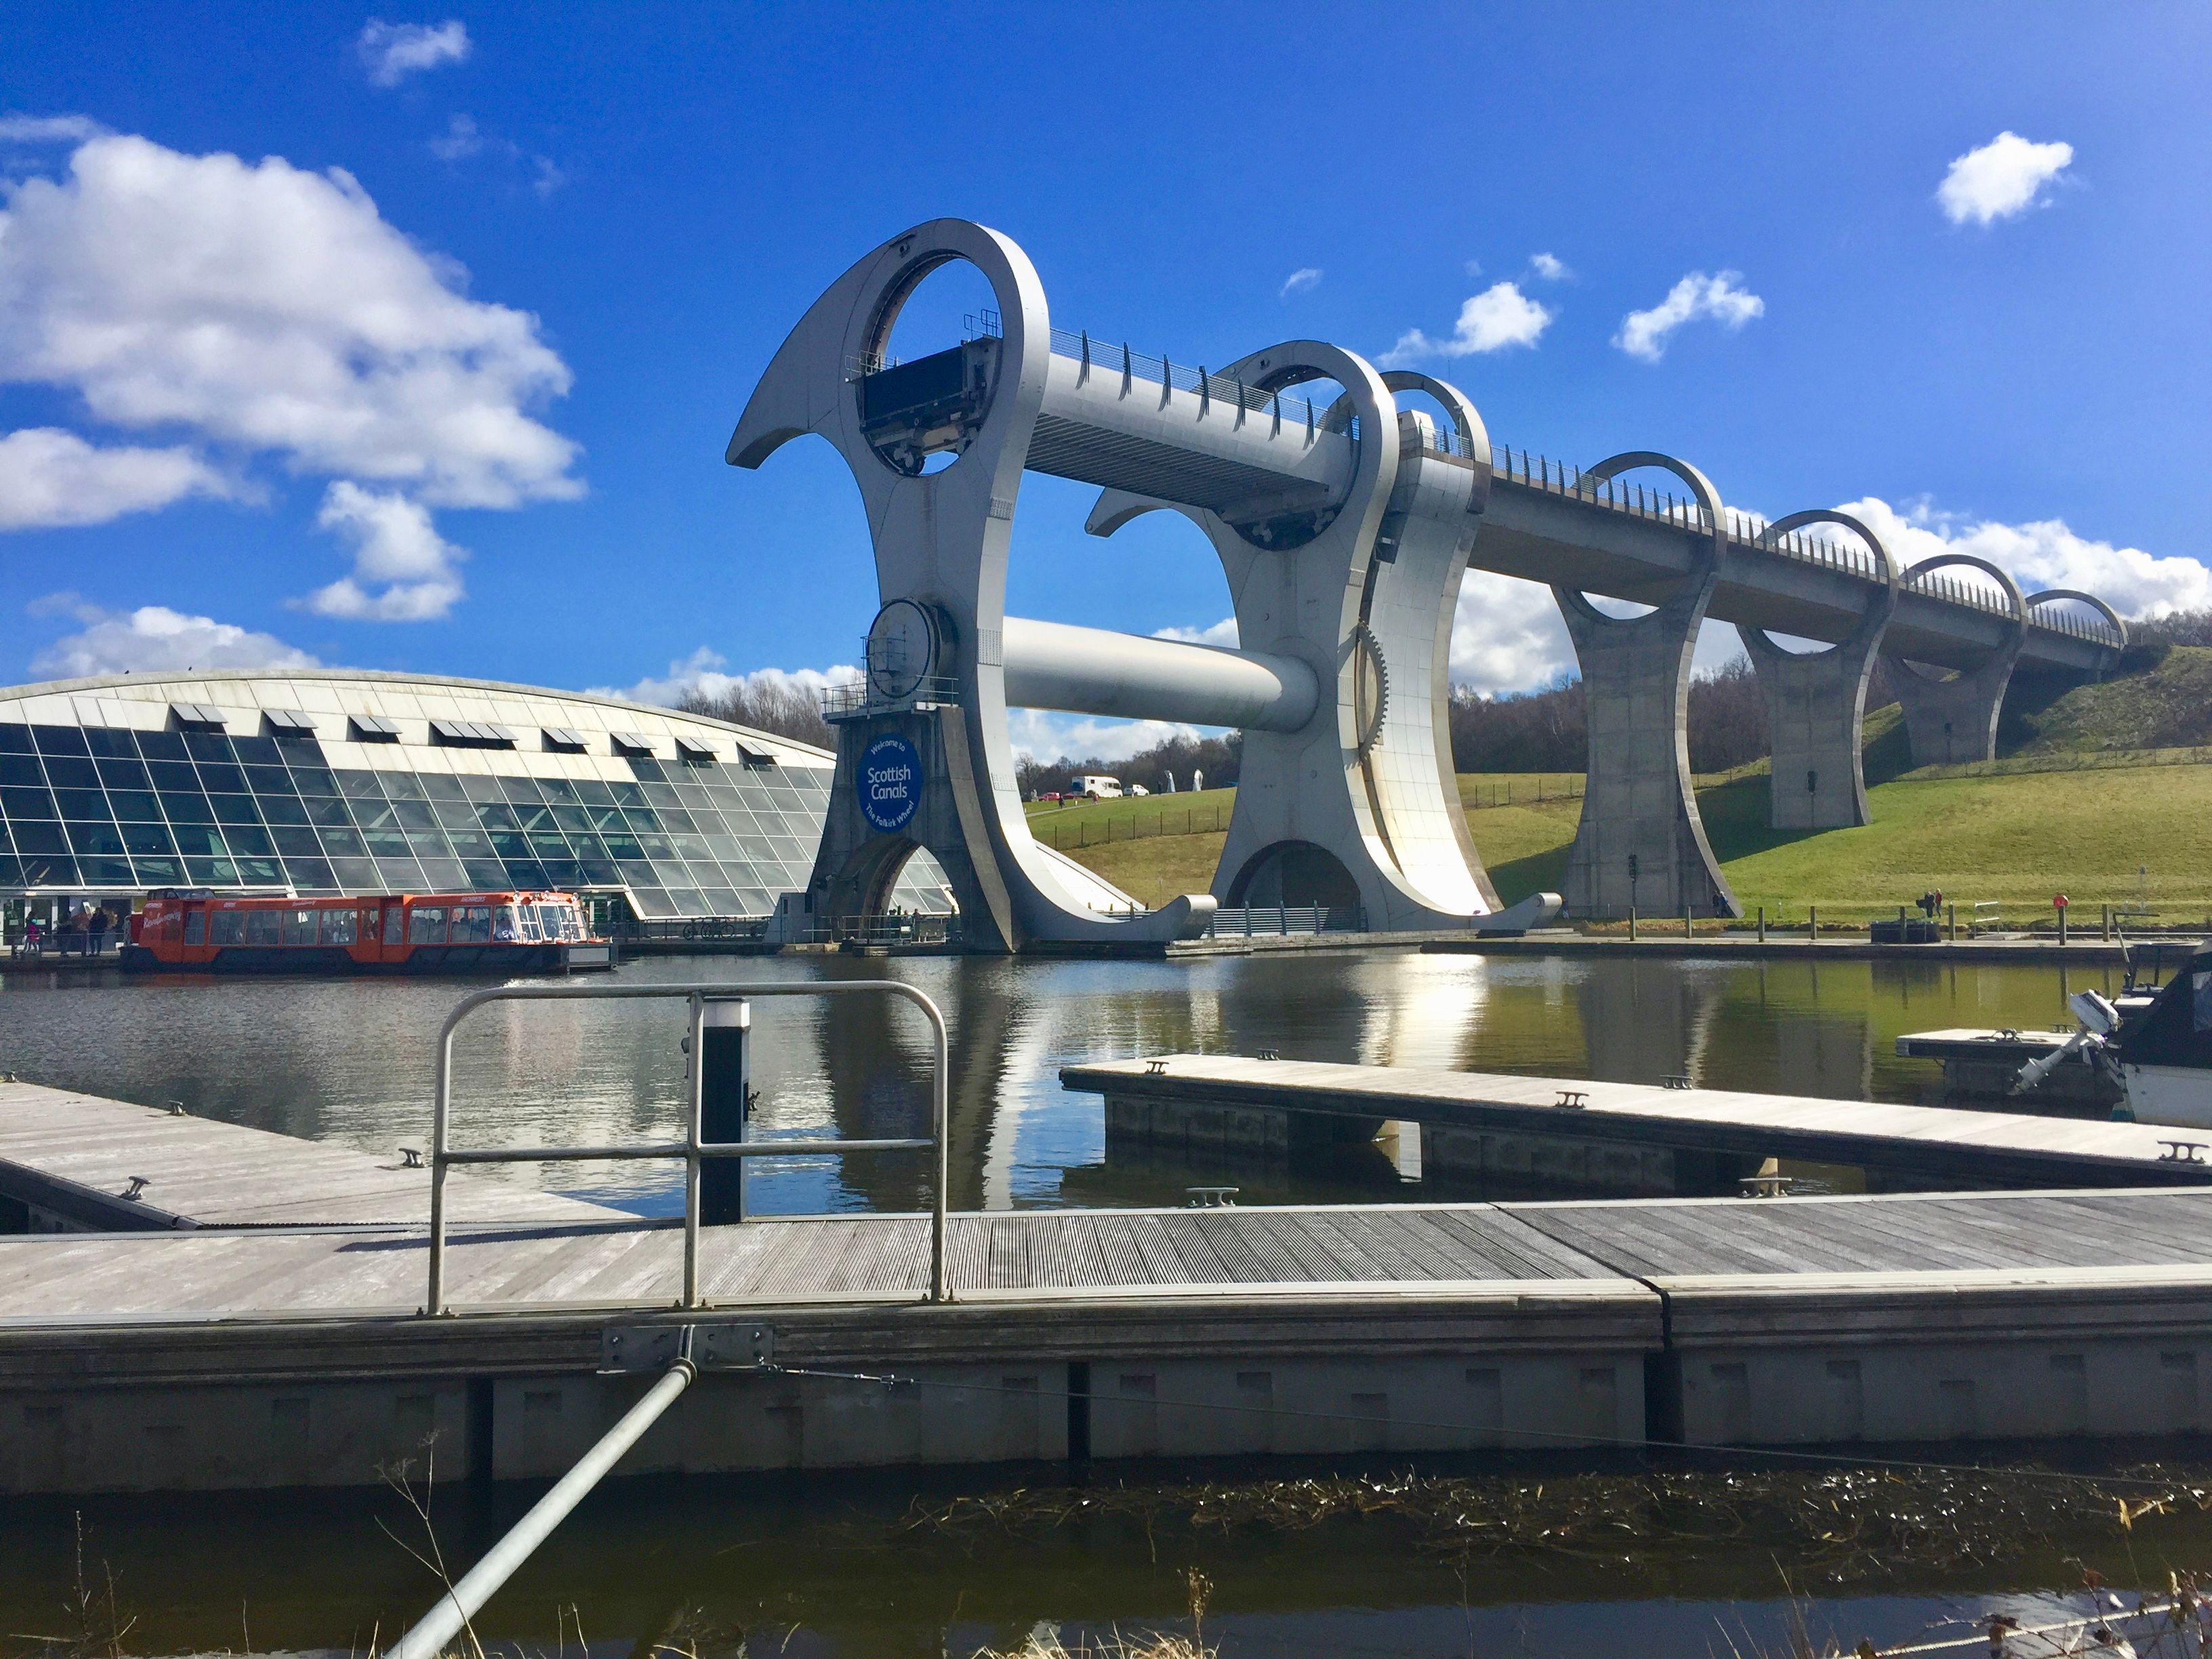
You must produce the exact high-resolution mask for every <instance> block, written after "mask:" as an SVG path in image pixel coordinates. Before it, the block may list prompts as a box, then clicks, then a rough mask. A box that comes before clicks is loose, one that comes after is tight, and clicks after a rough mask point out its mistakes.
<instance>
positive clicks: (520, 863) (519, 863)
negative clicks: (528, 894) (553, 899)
mask: <svg viewBox="0 0 2212 1659" xmlns="http://www.w3.org/2000/svg"><path fill="white" fill-rule="evenodd" d="M507 880H508V881H510V882H512V883H513V884H514V885H515V886H517V887H521V888H537V887H547V886H550V885H551V883H550V882H548V881H547V880H546V878H545V871H544V866H541V865H538V864H536V863H533V862H532V860H528V859H509V860H507Z"/></svg>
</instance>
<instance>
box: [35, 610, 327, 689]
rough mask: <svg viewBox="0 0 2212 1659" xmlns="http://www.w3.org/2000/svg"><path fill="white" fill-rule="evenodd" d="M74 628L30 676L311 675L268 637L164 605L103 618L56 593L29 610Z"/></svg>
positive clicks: (305, 662) (300, 659)
mask: <svg viewBox="0 0 2212 1659" xmlns="http://www.w3.org/2000/svg"><path fill="white" fill-rule="evenodd" d="M31 609H32V613H33V615H37V616H50V615H53V614H55V613H56V612H59V613H60V614H63V615H65V616H67V617H70V619H71V620H72V621H74V622H76V623H77V624H78V631H77V632H76V633H74V634H65V635H63V636H62V637H61V638H60V639H58V640H56V641H54V642H53V643H52V644H51V645H49V646H47V647H46V648H45V649H44V650H42V651H40V653H38V655H36V656H35V657H33V658H32V659H31V671H32V672H33V674H39V675H43V676H45V677H46V678H51V679H89V678H92V677H94V675H99V674H121V673H125V672H143V671H149V670H152V671H161V672H167V671H181V670H184V669H188V668H313V667H316V666H318V664H317V662H316V660H315V659H314V658H313V657H311V656H309V655H308V654H307V653H306V652H304V651H300V650H296V649H295V648H294V647H291V646H289V645H287V644H285V643H284V641H282V640H280V639H278V638H277V637H276V635H273V634H257V633H253V632H252V631H251V630H249V629H243V628H240V627H237V626H236V625H234V624H233V623H219V622H217V621H216V619H215V618H214V617H188V616H186V615H185V614H184V613H183V612H182V611H172V610H170V609H169V608H168V606H167V605H140V606H139V607H138V608H137V610H136V611H106V610H103V609H101V608H100V606H99V605H88V604H86V603H85V602H84V601H83V600H82V599H78V598H77V596H76V595H75V594H74V593H57V594H54V595H52V596H51V597H50V598H48V599H42V600H40V601H39V603H38V604H36V605H33V606H32V607H31Z"/></svg>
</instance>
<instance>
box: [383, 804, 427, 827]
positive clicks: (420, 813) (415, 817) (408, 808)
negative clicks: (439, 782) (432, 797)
mask: <svg viewBox="0 0 2212 1659" xmlns="http://www.w3.org/2000/svg"><path fill="white" fill-rule="evenodd" d="M392 815H393V817H396V818H398V821H399V827H400V828H401V829H436V828H437V827H438V818H437V815H436V814H435V813H434V812H432V811H430V803H429V802H428V801H422V800H395V801H393V802H392Z"/></svg>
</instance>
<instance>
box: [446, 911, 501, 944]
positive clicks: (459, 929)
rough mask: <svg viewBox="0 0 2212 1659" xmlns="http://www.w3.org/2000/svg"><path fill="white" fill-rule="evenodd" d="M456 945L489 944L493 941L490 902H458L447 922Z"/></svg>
mask: <svg viewBox="0 0 2212 1659" xmlns="http://www.w3.org/2000/svg"><path fill="white" fill-rule="evenodd" d="M447 927H449V928H450V929H451V935H452V939H453V943H454V944H456V945H489V944H490V943H491V907H490V906H489V905H488V904H457V905H454V906H453V917H452V920H451V921H449V922H448V923H447Z"/></svg>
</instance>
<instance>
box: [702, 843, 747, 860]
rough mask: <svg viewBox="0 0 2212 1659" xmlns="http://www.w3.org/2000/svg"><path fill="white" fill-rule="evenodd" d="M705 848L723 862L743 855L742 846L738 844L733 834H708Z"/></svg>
mask: <svg viewBox="0 0 2212 1659" xmlns="http://www.w3.org/2000/svg"><path fill="white" fill-rule="evenodd" d="M707 850H708V852H710V853H712V854H714V856H715V857H716V858H718V859H720V860H723V861H724V862H725V863H726V862H728V861H729V860H732V859H741V858H743V857H744V855H745V854H744V848H743V847H742V846H740V845H739V844H738V838H737V837H736V836H708V837H707Z"/></svg>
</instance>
